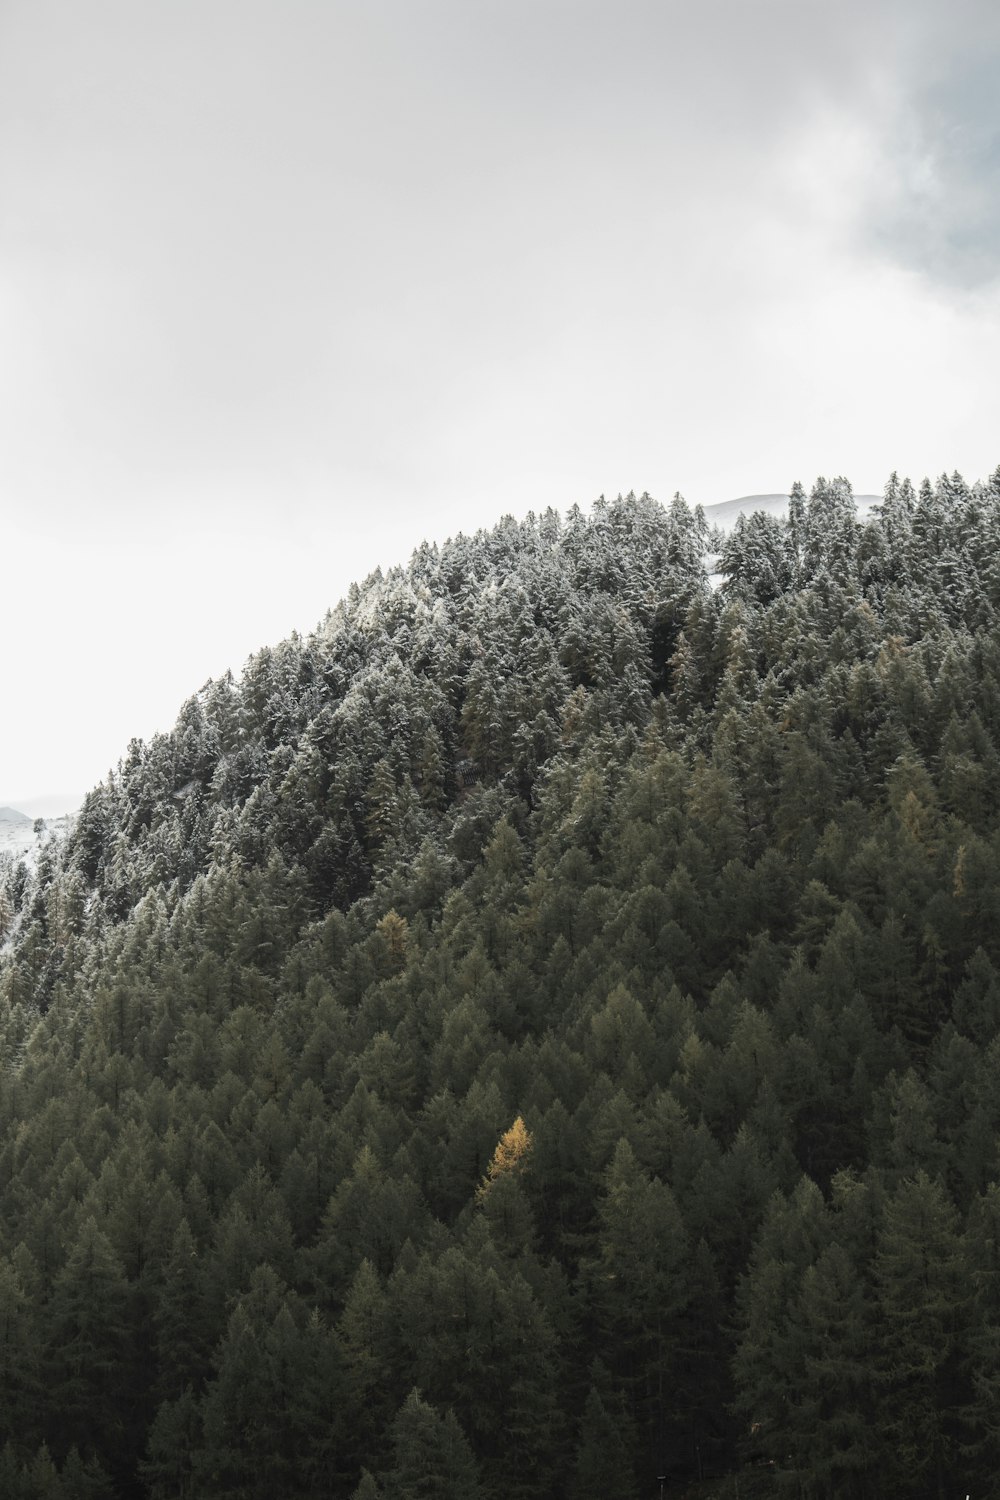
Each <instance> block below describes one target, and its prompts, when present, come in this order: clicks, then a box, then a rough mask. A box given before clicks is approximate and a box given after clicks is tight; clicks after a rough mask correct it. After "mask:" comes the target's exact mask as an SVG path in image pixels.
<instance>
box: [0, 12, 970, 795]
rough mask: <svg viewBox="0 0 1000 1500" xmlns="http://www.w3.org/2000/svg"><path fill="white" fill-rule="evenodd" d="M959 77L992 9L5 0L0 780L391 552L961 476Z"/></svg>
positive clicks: (141, 710) (966, 314)
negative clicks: (543, 519)
mask: <svg viewBox="0 0 1000 1500" xmlns="http://www.w3.org/2000/svg"><path fill="white" fill-rule="evenodd" d="M998 61H1000V7H998V6H997V5H996V4H995V3H994V0H989V3H976V0H966V3H964V4H963V3H958V4H956V3H955V0H951V3H948V4H945V3H943V0H905V3H898V4H897V3H895V0H867V3H865V4H860V3H852V0H848V3H840V4H838V5H836V6H831V5H830V4H829V3H828V0H823V3H819V0H699V3H698V4H693V3H691V0H686V3H685V4H683V5H682V4H678V3H673V0H656V3H649V4H646V3H641V0H606V3H603V4H594V3H587V0H574V3H568V0H565V3H564V0H454V3H451V0H448V3H445V0H421V3H419V4H417V3H416V0H364V3H360V0H359V3H354V4H348V3H342V0H322V3H321V0H268V3H265V0H197V3H195V0H169V3H167V0H159V3H154V0H88V3H86V4H80V3H79V0H0V516H2V524H3V532H2V554H0V567H2V574H0V577H2V585H0V610H2V624H3V630H4V639H5V642H6V650H5V653H4V656H5V666H4V675H3V683H4V703H5V711H6V722H5V724H4V726H3V735H2V739H0V802H4V801H17V800H18V799H21V800H24V799H26V798H28V797H30V796H32V795H34V794H39V793H43V792H47V791H51V790H53V789H56V788H62V787H68V788H70V789H72V790H74V791H76V790H78V789H79V790H82V789H85V788H86V787H87V786H89V785H91V784H92V783H93V782H94V781H95V780H97V779H98V778H99V777H101V776H102V775H103V774H104V773H105V772H106V770H107V768H108V767H109V765H111V764H112V763H113V762H115V761H117V759H118V757H119V755H120V754H121V753H122V752H123V751H124V748H125V746H126V743H127V741H128V739H129V737H130V736H131V735H132V734H139V735H142V736H148V735H149V734H150V733H152V732H153V730H155V729H157V728H167V727H169V725H170V723H171V722H172V720H173V717H174V714H175V711H176V709H177V707H178V706H179V704H180V702H181V700H182V699H183V698H184V697H185V696H187V695H188V694H189V693H190V692H191V691H193V690H194V689H196V688H197V687H199V686H200V684H201V683H202V682H203V681H204V680H205V678H206V677H208V676H209V675H216V674H218V673H220V672H222V671H224V670H225V668H226V667H227V666H232V667H233V668H234V670H236V669H238V668H239V667H240V666H241V664H242V662H243V661H244V659H245V658H246V656H247V655H248V654H249V653H250V652H251V651H252V650H255V649H257V648H258V647H259V646H261V645H263V644H265V643H267V642H270V641H274V640H277V639H280V638H281V637H283V636H284V635H286V634H287V633H288V632H289V630H291V629H292V628H293V627H295V628H298V629H301V630H308V629H310V628H311V626H312V625H313V624H315V622H316V620H317V619H318V618H319V616H320V615H321V614H322V612H323V610H324V609H325V608H326V606H327V605H328V604H331V603H333V602H335V600H336V599H337V598H339V597H340V595H341V594H342V593H343V592H344V590H345V588H346V586H347V584H348V583H349V582H350V581H351V579H352V578H354V577H359V576H362V575H363V574H364V573H366V572H367V571H369V570H370V569H371V568H372V567H374V566H375V565H376V564H377V563H382V564H388V563H392V562H396V561H404V560H405V559H406V557H407V556H408V555H409V552H410V551H411V549H412V547H413V546H414V545H416V544H417V543H418V542H419V541H421V540H422V539H423V538H425V537H426V538H428V539H437V540H441V539H443V538H444V537H445V536H447V535H448V534H450V533H451V532H453V531H455V530H458V529H460V528H461V529H466V530H468V529H473V528H475V527H476V526H478V525H487V524H490V523H491V522H492V521H494V520H495V519H497V518H498V517H499V516H500V515H501V514H502V513H503V512H505V511H510V512H513V513H514V514H516V515H521V514H524V513H525V512H526V511H527V510H529V509H536V510H537V509H543V508H544V507H545V506H546V505H549V504H551V505H555V506H557V507H560V508H564V507H566V506H568V505H570V504H572V503H573V502H574V501H578V502H579V503H581V504H584V505H586V504H587V503H589V501H590V500H591V499H593V498H594V496H596V495H597V494H598V493H599V492H602V491H604V492H606V493H608V494H612V495H613V494H616V493H617V492H618V491H619V490H627V489H629V488H635V489H636V490H641V489H648V490H649V491H650V492H651V493H653V494H655V495H657V496H659V497H661V498H668V497H669V496H670V495H671V494H672V493H673V492H674V491H675V490H677V489H679V490H680V491H681V492H682V493H683V494H684V495H685V496H686V497H687V498H688V499H689V500H691V501H692V502H694V501H701V502H703V503H705V504H711V503H712V502H714V501H718V500H724V499H728V498H730V497H731V496H734V495H739V494H746V493H752V492H756V491H770V490H775V489H781V488H784V487H786V486H788V485H790V484H791V482H792V481H793V480H794V479H796V478H801V479H802V480H803V481H804V482H805V483H806V484H808V483H810V482H811V480H812V479H813V478H814V477H815V476H816V475H817V474H818V473H845V474H847V475H848V476H849V477H850V478H851V479H852V481H853V483H854V485H855V488H856V489H857V490H859V491H870V490H879V489H881V487H882V484H883V483H884V480H885V478H886V475H887V474H888V472H889V471H890V470H891V469H892V468H898V469H900V470H901V471H902V472H906V473H910V474H911V475H913V477H914V478H919V477H921V476H922V475H923V474H924V473H931V474H936V473H939V472H940V471H941V470H942V469H948V470H951V469H953V468H959V469H961V470H962V471H963V472H964V473H965V474H966V476H967V477H968V478H970V479H973V478H976V477H978V476H980V475H983V474H985V473H987V472H989V471H990V470H992V469H993V468H994V467H995V466H996V464H997V463H998V462H1000V441H998V439H997V422H996V412H997V409H998V406H1000V401H998V397H1000V377H998V374H997V363H996V349H997V347H998V340H1000V191H998V189H1000V181H998V178H1000V107H998V104H997V102H996V93H997V91H996V88H995V79H996V76H997V65H998Z"/></svg>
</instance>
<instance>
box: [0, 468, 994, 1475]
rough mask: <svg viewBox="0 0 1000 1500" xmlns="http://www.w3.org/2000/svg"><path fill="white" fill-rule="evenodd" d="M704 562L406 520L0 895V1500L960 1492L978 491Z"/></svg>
mask: <svg viewBox="0 0 1000 1500" xmlns="http://www.w3.org/2000/svg"><path fill="white" fill-rule="evenodd" d="M706 543H707V537H706V534H705V528H704V524H703V520H702V519H701V518H700V516H699V515H698V514H697V513H696V514H692V513H691V512H689V511H688V509H687V507H686V506H685V505H684V504H683V502H682V501H681V500H680V499H679V498H675V500H674V501H673V502H672V503H671V505H670V506H669V508H667V509H663V508H662V507H660V506H658V505H657V504H656V503H655V502H653V501H652V500H650V499H649V497H648V496H642V497H641V498H639V499H636V497H634V496H629V497H628V498H627V499H624V500H622V499H619V500H617V501H615V502H614V503H610V504H609V503H606V502H605V501H603V500H601V501H600V502H598V503H597V504H596V505H595V506H594V508H593V511H592V513H591V515H590V516H589V517H586V516H584V515H583V514H582V513H581V512H580V511H578V510H574V511H573V512H571V514H570V515H569V516H568V517H567V519H566V521H565V522H563V521H561V520H560V518H559V517H558V516H556V515H555V514H554V513H552V512H548V513H546V515H544V516H542V517H541V518H534V517H532V518H529V519H528V520H527V521H526V522H524V523H522V524H520V525H519V524H517V523H515V522H514V521H511V520H509V519H507V520H505V521H503V522H502V523H501V524H500V525H499V526H498V527H497V528H495V530H494V531H492V532H490V533H481V534H479V535H477V536H476V537H473V538H464V537H459V538H457V539H456V540H454V541H452V542H449V543H447V544H446V545H445V546H444V547H442V548H433V547H428V546H424V547H422V548H420V549H419V550H418V552H417V553H416V554H415V555H414V557H413V560H412V562H411V565H410V567H409V568H408V569H406V570H402V569H397V570H394V571H393V572H392V573H390V574H389V575H387V576H383V575H381V574H376V575H374V576H373V577H372V578H371V579H369V580H368V581H367V582H366V583H365V584H364V585H363V586H361V587H358V588H352V590H351V591H350V593H349V595H348V598H347V599H346V600H345V601H344V602H343V603H342V604H341V605H339V606H338V607H337V609H336V610H334V611H332V612H331V614H330V615H329V616H328V617H327V619H326V620H325V621H324V622H323V623H322V625H321V626H320V627H319V629H318V630H317V631H316V632H315V634H314V635H312V636H310V637H309V638H307V639H302V638H299V637H297V636H296V637H292V638H291V639H290V640H289V641H286V642H284V643H283V644H281V645H279V646H277V647H275V648H273V649H271V650H267V651H263V652H261V653H259V654H258V655H257V656H256V657H254V658H253V659H252V660H251V661H250V662H249V663H248V665H247V668H246V670H245V672H244V674H243V676H242V678H241V679H239V680H234V679H233V678H231V677H228V676H227V677H226V678H224V679H222V680H221V681H219V682H216V683H210V684H207V685H206V687H205V688H204V689H202V691H201V692H200V693H198V694H197V695H196V696H195V697H194V698H192V699H191V700H190V701H189V702H188V703H187V704H186V705H185V706H184V708H183V709H182V712H181V715H180V717H179V719H178V723H177V725H176V727H175V729H174V731H173V732H172V733H171V734H169V735H161V736H157V737H155V738H154V740H153V741H152V742H151V743H150V744H149V745H143V744H140V743H139V742H137V741H134V742H133V743H132V745H131V746H130V747H129V750H128V753H127V756H126V757H125V759H124V760H123V762H122V764H121V765H120V767H119V768H118V770H117V771H116V772H115V773H114V774H113V775H112V776H111V777H109V779H108V781H107V782H106V783H105V784H104V785H102V786H101V787H98V788H97V789H96V790H95V791H94V792H92V793H91V794H90V796H89V797H88V798H87V801H86V803H85V806H84V808H83V810H82V811H81V814H80V817H79V819H78V820H77V823H76V826H75V829H74V831H73V833H72V835H71V836H70V838H69V839H68V840H67V841H66V842H65V843H64V844H63V845H62V846H57V845H51V846H50V847H49V848H47V849H46V850H44V851H43V853H42V856H41V858H40V859H39V861H38V864H37V867H36V868H35V869H34V870H31V871H29V870H28V869H26V867H25V866H23V865H20V864H19V865H18V866H16V867H14V868H9V869H4V870H3V871H0V929H2V936H3V938H4V942H5V947H4V950H3V956H2V959H0V1058H2V1067H0V1121H2V1125H3V1129H2V1131H0V1437H2V1440H3V1442H5V1443H6V1446H5V1447H3V1448H2V1449H0V1492H2V1493H3V1494H4V1495H5V1496H6V1495H11V1496H13V1497H15V1500H16V1497H21V1496H24V1497H28V1496H30V1497H37V1496H46V1497H48V1496H53V1497H63V1500H68V1497H77V1496H79V1497H93V1500H105V1497H107V1500H111V1497H112V1496H114V1497H117V1500H133V1497H134V1500H139V1497H142V1496H149V1497H151V1500H195V1497H198V1500H223V1497H226V1500H237V1497H239V1500H244V1497H246V1500H249V1497H254V1496H261V1497H268V1500H270V1497H273V1496H279V1495H280V1496H288V1497H296V1496H300V1497H309V1500H313V1497H315V1500H320V1497H323V1500H330V1497H334V1500H340V1497H343V1500H347V1497H349V1496H355V1497H357V1500H378V1497H379V1496H385V1497H386V1500H388V1497H389V1496H390V1495H393V1496H394V1495H404V1496H411V1497H422V1496H427V1497H431V1496H435V1497H436V1496H443V1497H446V1496H453V1497H455V1500H548V1497H554V1500H561V1497H563V1496H565V1497H567V1500H568V1497H569V1496H570V1495H573V1496H576V1495H581V1496H590V1497H593V1500H597V1497H605V1496H610V1495H620V1496H622V1497H625V1500H627V1497H632V1496H635V1497H638V1496H641V1495H645V1494H647V1493H655V1489H654V1485H655V1483H656V1476H657V1475H658V1474H664V1475H666V1483H667V1485H668V1486H669V1487H671V1488H672V1490H673V1492H674V1493H681V1492H683V1490H684V1488H686V1487H689V1486H691V1485H692V1484H694V1483H695V1482H697V1481H703V1482H704V1483H706V1484H708V1483H710V1482H711V1481H712V1480H713V1479H720V1476H723V1475H729V1478H727V1480H726V1483H727V1484H728V1483H731V1481H732V1478H733V1477H734V1476H733V1475H732V1470H733V1469H734V1468H736V1467H737V1466H739V1465H746V1466H747V1472H746V1473H745V1474H743V1475H741V1476H740V1478H741V1492H742V1485H743V1483H744V1481H745V1484H746V1488H747V1491H748V1493H749V1492H750V1491H751V1490H752V1489H753V1486H754V1484H757V1486H758V1487H763V1486H765V1485H766V1488H767V1491H768V1492H769V1493H771V1492H774V1493H787V1494H789V1495H792V1496H796V1497H810V1500H832V1497H838V1500H839V1497H841V1496H845V1497H848V1500H874V1497H876V1496H881V1495H894V1496H896V1495H898V1496H904V1495H905V1496H907V1497H909V1496H913V1497H917V1500H921V1497H925V1496H926V1497H932V1496H937V1495H938V1494H939V1493H940V1492H941V1488H942V1485H944V1486H945V1487H946V1488H947V1487H949V1486H950V1487H951V1488H954V1489H956V1490H957V1491H958V1492H960V1493H966V1492H968V1493H973V1494H990V1493H996V1481H995V1475H996V1473H997V1472H998V1469H1000V1421H998V1418H997V1402H998V1399H1000V1382H998V1376H997V1362H998V1358H1000V1206H998V1203H1000V1198H998V1194H1000V1155H998V1145H997V1142H998V1139H1000V1083H998V1079H1000V929H998V927H997V924H996V920H995V917H996V912H997V910H998V909H1000V648H998V645H997V629H996V627H997V611H998V610H1000V569H998V565H997V561H996V559H997V557H998V556H1000V482H998V480H997V477H996V476H994V477H993V478H992V479H991V480H990V481H989V482H988V483H987V484H985V485H976V486H972V487H971V488H970V487H969V486H967V485H965V484H964V483H963V482H962V481H961V480H960V479H959V478H958V476H954V475H953V476H950V477H945V478H942V479H941V480H940V481H938V482H937V483H936V484H934V485H925V486H924V487H923V488H922V489H921V491H920V492H919V494H917V493H915V492H914V491H913V489H912V487H911V486H909V484H907V483H905V482H900V481H899V480H898V479H897V478H895V476H894V477H893V478H892V479H891V480H890V482H889V485H888V486H887V488H886V495H885V502H884V504H883V506H882V507H881V509H880V510H878V511H877V512H876V513H875V514H874V515H873V516H872V517H871V518H870V519H869V520H868V521H867V522H866V523H865V524H864V525H861V524H859V522H858V520H857V517H856V516H855V513H854V507H853V501H852V498H851V492H850V487H849V485H847V483H846V481H844V480H840V479H837V480H833V481H827V480H820V481H818V482H817V484H816V486H814V488H813V491H812V493H811V495H809V496H807V495H806V494H805V491H804V490H802V489H801V487H799V486H797V487H796V488H795V489H794V490H793V493H792V497H791V502H790V507H789V513H788V518H787V520H780V519H775V518H770V519H769V518H766V517H754V518H751V519H748V520H747V521H746V522H745V523H743V524H742V525H740V526H739V527H738V528H737V529H736V530H735V531H734V533H733V535H732V536H731V537H730V538H729V540H728V542H727V543H726V546H725V549H724V552H723V567H724V569H725V570H726V572H727V574H728V578H727V581H726V582H725V584H724V585H723V587H722V588H721V590H719V591H718V592H715V593H713V591H712V590H711V589H710V587H709V586H708V582H707V579H706V577H705V574H704V571H703V564H702V558H703V554H704V550H705V546H706ZM515 1127H516V1128H515ZM515 1139H516V1140H517V1142H519V1145H518V1151H517V1152H516V1153H512V1151H511V1149H510V1142H511V1141H512V1140H515ZM503 1142H506V1143H507V1144H506V1146H505V1147H504V1148H503V1149H501V1150H500V1151H499V1152H498V1145H501V1143H503ZM750 1470H752V1472H750Z"/></svg>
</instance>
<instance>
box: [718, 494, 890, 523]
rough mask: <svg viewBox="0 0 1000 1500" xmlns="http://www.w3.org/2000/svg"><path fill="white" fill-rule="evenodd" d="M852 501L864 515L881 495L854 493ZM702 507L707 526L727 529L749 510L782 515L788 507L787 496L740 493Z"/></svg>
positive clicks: (880, 500) (879, 499)
mask: <svg viewBox="0 0 1000 1500" xmlns="http://www.w3.org/2000/svg"><path fill="white" fill-rule="evenodd" d="M854 503H855V505H856V506H857V509H858V514H859V515H861V516H866V515H867V514H868V513H869V511H870V510H871V508H872V506H873V505H881V503H882V496H881V495H855V497H854ZM703 509H704V512H705V520H706V521H707V522H708V524H709V526H719V527H721V528H722V530H723V531H727V530H728V529H729V527H730V526H733V525H735V523H736V521H737V520H738V518H739V517H740V516H745V515H749V514H750V512H751V511H755V510H763V511H766V512H767V514H768V515H771V516H783V515H784V514H785V512H786V510H787V509H788V496H787V495H741V496H740V497H739V499H737V500H722V501H720V502H719V504H718V505H706V506H704V507H703Z"/></svg>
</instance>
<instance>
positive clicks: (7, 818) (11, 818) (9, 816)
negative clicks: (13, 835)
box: [0, 807, 31, 823]
mask: <svg viewBox="0 0 1000 1500" xmlns="http://www.w3.org/2000/svg"><path fill="white" fill-rule="evenodd" d="M30 822H31V819H30V818H29V817H27V816H26V814H25V813H23V812H18V810H17V808H16V807H0V823H30Z"/></svg>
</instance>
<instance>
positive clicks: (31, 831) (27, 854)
mask: <svg viewBox="0 0 1000 1500" xmlns="http://www.w3.org/2000/svg"><path fill="white" fill-rule="evenodd" d="M74 821H75V819H74V818H73V817H72V816H70V815H69V814H66V813H64V814H63V815H62V816H61V817H58V818H39V819H36V822H40V823H41V825H42V826H41V828H39V830H38V832H37V833H36V832H35V822H32V820H31V818H28V817H25V815H24V813H21V812H18V811H17V809H16V808H13V807H0V859H3V858H4V856H8V857H9V858H10V859H12V860H14V861H17V860H19V859H23V860H24V861H25V863H26V864H28V865H33V864H34V862H35V860H36V859H37V857H38V852H39V850H40V849H41V847H42V845H43V844H44V843H45V842H46V840H47V839H48V838H49V837H50V836H52V835H55V837H56V838H65V836H66V834H67V833H69V831H70V829H71V828H72V826H73V823H74Z"/></svg>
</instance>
